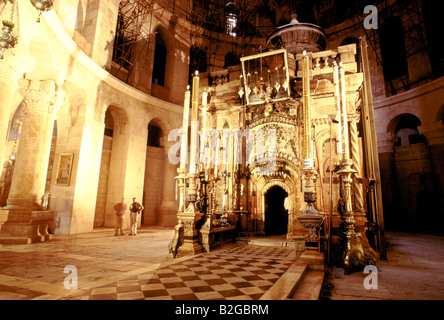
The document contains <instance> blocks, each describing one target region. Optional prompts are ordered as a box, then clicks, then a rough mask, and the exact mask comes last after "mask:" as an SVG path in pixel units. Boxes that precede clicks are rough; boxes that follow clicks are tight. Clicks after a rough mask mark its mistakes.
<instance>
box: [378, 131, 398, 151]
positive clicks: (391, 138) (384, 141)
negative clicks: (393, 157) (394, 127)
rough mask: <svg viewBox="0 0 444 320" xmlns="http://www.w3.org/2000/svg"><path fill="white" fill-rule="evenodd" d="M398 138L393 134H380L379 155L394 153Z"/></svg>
mask: <svg viewBox="0 0 444 320" xmlns="http://www.w3.org/2000/svg"><path fill="white" fill-rule="evenodd" d="M395 138H396V136H395V135H394V134H393V133H391V132H385V133H380V134H378V137H377V140H378V153H385V152H393V145H394V143H395Z"/></svg>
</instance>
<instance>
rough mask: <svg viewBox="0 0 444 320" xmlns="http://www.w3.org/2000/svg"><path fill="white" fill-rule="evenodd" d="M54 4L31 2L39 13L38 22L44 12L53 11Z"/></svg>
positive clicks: (48, 0) (41, 1) (47, 0)
mask: <svg viewBox="0 0 444 320" xmlns="http://www.w3.org/2000/svg"><path fill="white" fill-rule="evenodd" d="M53 2H54V1H53V0H31V3H32V5H33V6H34V7H35V8H36V9H37V10H38V11H39V16H38V17H37V22H40V15H41V14H42V12H44V11H48V10H51V9H52V5H53Z"/></svg>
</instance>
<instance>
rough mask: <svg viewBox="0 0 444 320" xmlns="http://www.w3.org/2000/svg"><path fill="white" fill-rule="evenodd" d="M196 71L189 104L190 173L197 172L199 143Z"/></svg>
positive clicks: (197, 79)
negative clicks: (190, 103) (190, 104)
mask: <svg viewBox="0 0 444 320" xmlns="http://www.w3.org/2000/svg"><path fill="white" fill-rule="evenodd" d="M198 74H199V73H198V71H196V73H195V76H194V77H193V92H192V106H191V146H190V173H196V172H197V160H198V157H197V153H198V151H199V149H198V143H199V118H198V117H199V76H198Z"/></svg>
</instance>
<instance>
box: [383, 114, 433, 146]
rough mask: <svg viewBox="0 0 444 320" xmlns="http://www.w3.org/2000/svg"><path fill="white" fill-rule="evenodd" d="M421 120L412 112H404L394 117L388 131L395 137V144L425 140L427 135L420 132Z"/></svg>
mask: <svg viewBox="0 0 444 320" xmlns="http://www.w3.org/2000/svg"><path fill="white" fill-rule="evenodd" d="M419 126H421V120H420V119H419V118H418V117H417V116H415V115H413V114H410V113H402V114H399V115H397V116H396V117H394V118H393V119H392V120H391V121H390V122H389V123H388V125H387V132H390V133H391V134H392V135H393V136H394V137H395V141H394V146H400V145H408V144H415V143H419V142H424V141H425V137H424V136H422V135H420V134H419V131H418V127H419Z"/></svg>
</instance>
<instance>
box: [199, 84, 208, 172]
mask: <svg viewBox="0 0 444 320" xmlns="http://www.w3.org/2000/svg"><path fill="white" fill-rule="evenodd" d="M206 129H207V90H204V92H203V93H202V132H201V137H200V163H201V165H202V168H205V167H204V159H206V155H205V142H206Z"/></svg>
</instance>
